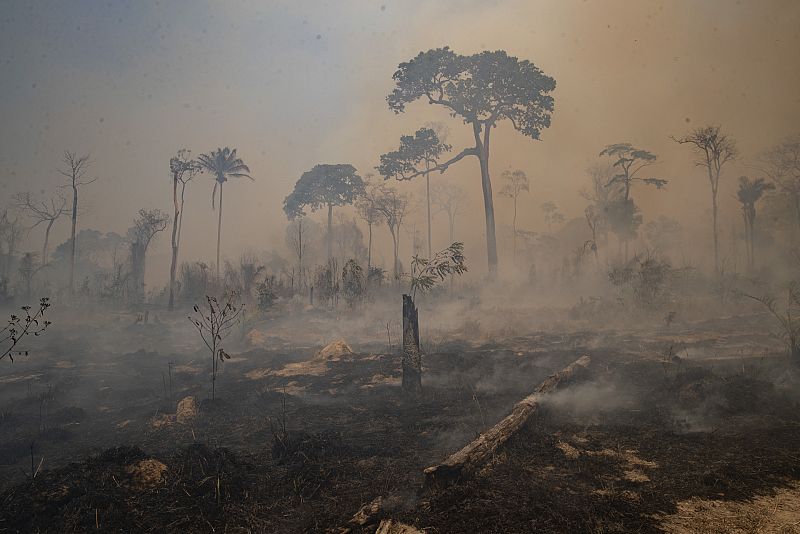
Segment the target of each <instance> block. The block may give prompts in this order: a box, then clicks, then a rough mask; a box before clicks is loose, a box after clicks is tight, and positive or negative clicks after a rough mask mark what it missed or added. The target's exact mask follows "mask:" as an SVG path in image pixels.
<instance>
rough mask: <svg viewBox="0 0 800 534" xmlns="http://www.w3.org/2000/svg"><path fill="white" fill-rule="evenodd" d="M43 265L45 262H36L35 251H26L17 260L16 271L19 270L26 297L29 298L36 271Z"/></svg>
mask: <svg viewBox="0 0 800 534" xmlns="http://www.w3.org/2000/svg"><path fill="white" fill-rule="evenodd" d="M45 266H46V265H45V264H38V262H37V260H36V253H35V252H26V253H25V254H23V255H22V258H21V259H20V261H19V267H18V268H17V272H19V277H20V279H21V281H22V285H23V286H24V287H25V298H26V299H30V298H31V285H32V283H33V278H34V277H35V276H36V273H38V272H39V271H41V270H42V269H43V268H44V267H45Z"/></svg>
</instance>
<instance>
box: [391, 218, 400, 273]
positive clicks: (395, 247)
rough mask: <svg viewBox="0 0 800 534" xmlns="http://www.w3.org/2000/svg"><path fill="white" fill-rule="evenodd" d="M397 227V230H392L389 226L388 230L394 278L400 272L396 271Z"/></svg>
mask: <svg viewBox="0 0 800 534" xmlns="http://www.w3.org/2000/svg"><path fill="white" fill-rule="evenodd" d="M399 230H400V229H399V228H398V229H397V231H395V230H393V229H392V227H391V226H390V227H389V232H390V233H391V234H392V253H393V255H394V263H393V264H392V274H393V275H394V279H395V280H397V278H398V276H399V275H400V273H399V272H398V265H397V252H398V250H397V248H398V240H397V235H396V234H397V233H398V232H399Z"/></svg>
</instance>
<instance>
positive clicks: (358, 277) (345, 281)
mask: <svg viewBox="0 0 800 534" xmlns="http://www.w3.org/2000/svg"><path fill="white" fill-rule="evenodd" d="M365 288H366V281H365V278H364V270H363V269H362V268H361V266H360V265H359V264H358V262H357V261H356V260H354V259H349V260H347V262H346V263H345V264H344V267H343V268H342V295H343V296H344V300H345V302H347V305H348V306H349V307H350V308H354V307H355V306H356V304H357V303H358V302H359V301H360V300H361V298H362V297H363V296H364V290H365Z"/></svg>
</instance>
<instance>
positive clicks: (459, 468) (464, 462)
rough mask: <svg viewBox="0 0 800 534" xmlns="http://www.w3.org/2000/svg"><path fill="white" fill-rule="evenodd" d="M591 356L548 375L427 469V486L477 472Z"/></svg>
mask: <svg viewBox="0 0 800 534" xmlns="http://www.w3.org/2000/svg"><path fill="white" fill-rule="evenodd" d="M589 362H590V358H589V356H582V357H581V358H578V359H577V360H575V361H574V362H572V363H571V364H570V365H568V366H567V367H565V368H564V369H562V370H561V371H559V372H558V373H556V374H554V375H552V376H549V377H548V378H547V379H546V380H545V381H544V382H542V383H541V384H540V385H539V387H537V388H536V390H535V391H534V392H533V393H531V394H530V395H528V396H527V397H525V398H524V399H522V400H521V401H519V402H518V403H517V404H515V405H514V408H513V409H512V410H511V413H510V414H509V415H507V416H506V417H505V418H504V419H503V420H501V421H500V422H499V423H497V424H496V425H494V426H493V427H492V428H490V429H489V430H487V431H486V432H483V433H482V434H481V435H480V436H478V437H477V438H476V439H475V440H474V441H472V442H471V443H469V444H467V445H466V446H465V447H464V448H462V449H461V450H460V451H458V452H457V453H455V454H453V455H451V456H450V457H448V458H447V459H446V460H445V461H443V462H442V463H440V464H437V465H433V466H431V467H428V468H426V469H425V471H424V473H425V487H431V486H433V485H441V484H447V483H449V482H452V481H453V480H457V479H458V478H460V477H461V476H462V475H465V474H469V473H474V472H475V471H477V470H478V469H479V468H480V467H481V466H482V465H484V464H485V463H486V462H487V461H488V460H489V458H490V457H491V456H492V455H493V454H494V453H495V451H496V450H497V449H498V448H499V447H500V446H501V445H503V444H504V443H505V442H506V441H508V439H509V438H510V437H511V436H513V435H514V434H515V433H517V431H519V429H521V428H522V427H523V426H524V425H525V423H526V422H527V421H528V419H530V417H531V416H532V415H533V414H534V413H536V412H537V410H538V409H539V401H540V400H541V398H542V397H543V396H544V395H546V394H548V393H550V392H552V391H554V390H555V389H556V388H557V387H558V386H559V384H560V383H561V382H565V381H568V380H571V379H573V378H575V377H576V376H578V375H579V374H580V373H581V372H582V371H584V370H585V369H586V367H588V365H589Z"/></svg>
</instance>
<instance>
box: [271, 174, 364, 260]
mask: <svg viewBox="0 0 800 534" xmlns="http://www.w3.org/2000/svg"><path fill="white" fill-rule="evenodd" d="M363 194H364V181H363V180H362V179H361V177H360V176H359V175H358V174H357V173H356V168H355V167H353V166H352V165H349V164H339V165H328V164H321V165H315V166H314V168H312V169H311V170H310V171H306V172H304V173H303V175H302V176H301V177H300V179H299V180H297V183H296V184H294V190H293V191H292V193H291V194H290V195H289V196H287V197H286V199H284V201H283V211H284V212H285V213H286V216H287V217H289V219H294V218H296V217H299V216H301V215H305V214H306V213H305V208H306V207H308V208H310V209H311V211H317V210H318V209H320V208H322V207H323V206H327V207H328V242H327V253H328V259H329V260H330V259H331V258H333V207H334V206H345V205H348V204H352V203H353V202H355V200H356V199H357V198H358V197H360V196H361V195H363Z"/></svg>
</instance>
